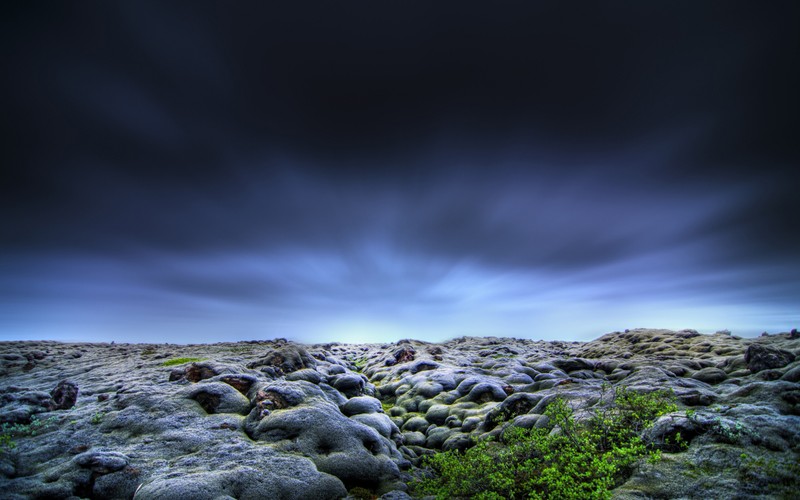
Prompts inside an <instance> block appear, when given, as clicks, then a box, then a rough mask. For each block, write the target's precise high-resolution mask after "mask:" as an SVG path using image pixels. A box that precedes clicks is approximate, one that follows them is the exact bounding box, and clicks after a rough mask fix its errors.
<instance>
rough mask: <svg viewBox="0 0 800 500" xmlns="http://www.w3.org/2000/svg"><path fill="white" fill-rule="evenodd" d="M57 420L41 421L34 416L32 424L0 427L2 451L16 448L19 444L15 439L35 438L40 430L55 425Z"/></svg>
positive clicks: (0, 447)
mask: <svg viewBox="0 0 800 500" xmlns="http://www.w3.org/2000/svg"><path fill="white" fill-rule="evenodd" d="M56 420H57V418H56V417H50V418H48V419H45V420H39V417H37V416H36V415H32V416H31V420H30V423H27V424H3V425H2V426H0V450H12V449H14V448H16V446H17V443H16V442H15V441H14V439H13V438H14V437H26V436H35V435H36V434H38V433H39V431H40V430H42V429H44V428H46V427H48V426H49V425H50V424H53V423H55V422H56Z"/></svg>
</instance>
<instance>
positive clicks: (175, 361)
mask: <svg viewBox="0 0 800 500" xmlns="http://www.w3.org/2000/svg"><path fill="white" fill-rule="evenodd" d="M204 359H205V358H173V359H168V360H167V361H164V362H163V363H161V366H175V365H182V364H184V363H194V362H195V361H203V360H204Z"/></svg>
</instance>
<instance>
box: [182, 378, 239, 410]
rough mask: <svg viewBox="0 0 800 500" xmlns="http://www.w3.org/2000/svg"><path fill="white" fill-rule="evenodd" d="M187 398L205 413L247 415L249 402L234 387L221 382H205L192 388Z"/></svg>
mask: <svg viewBox="0 0 800 500" xmlns="http://www.w3.org/2000/svg"><path fill="white" fill-rule="evenodd" d="M187 397H188V398H189V399H193V400H195V401H197V403H198V404H199V405H200V406H202V407H203V409H204V410H205V411H206V413H237V414H239V415H247V413H248V412H249V411H250V400H249V399H247V398H246V397H245V396H243V395H242V393H241V392H239V391H238V390H237V389H236V388H235V387H233V386H231V385H228V384H225V383H222V382H206V383H203V384H198V385H195V386H192V387H191V388H190V389H189V390H188V394H187Z"/></svg>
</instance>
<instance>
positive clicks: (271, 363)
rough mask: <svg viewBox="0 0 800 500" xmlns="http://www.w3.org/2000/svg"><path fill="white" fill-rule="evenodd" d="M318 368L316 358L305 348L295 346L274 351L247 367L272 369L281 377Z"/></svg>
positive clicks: (287, 346)
mask: <svg viewBox="0 0 800 500" xmlns="http://www.w3.org/2000/svg"><path fill="white" fill-rule="evenodd" d="M316 366H317V362H316V360H315V359H314V357H313V356H311V355H310V354H309V353H308V351H307V350H306V349H304V348H303V347H301V346H298V345H294V344H292V345H286V346H282V347H279V348H277V349H273V350H271V351H270V352H269V353H267V355H266V356H264V357H263V358H261V359H259V360H258V361H254V362H252V363H249V364H248V365H247V367H248V368H258V367H270V368H272V369H273V370H274V371H275V372H276V373H277V375H279V376H281V375H284V374H287V373H292V372H295V371H297V370H302V369H304V368H314V367H316Z"/></svg>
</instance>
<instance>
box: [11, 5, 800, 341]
mask: <svg viewBox="0 0 800 500" xmlns="http://www.w3.org/2000/svg"><path fill="white" fill-rule="evenodd" d="M6 10H7V11H6V14H5V15H4V16H3V20H2V28H3V29H2V34H0V39H1V40H2V65H3V66H2V67H3V69H4V74H5V75H6V77H5V78H4V81H3V83H2V84H1V85H2V87H1V89H2V94H3V96H4V118H3V120H2V132H3V134H4V137H5V138H6V149H5V154H6V161H5V162H4V163H6V164H7V165H8V169H7V170H8V171H7V177H6V179H7V182H5V183H4V185H3V186H2V187H0V190H2V193H1V194H2V201H1V202H0V203H2V205H3V209H4V213H5V214H6V215H7V216H6V217H4V220H3V223H2V225H0V242H2V247H0V265H2V267H3V268H4V269H6V270H7V272H6V273H5V276H4V277H3V278H2V279H0V293H1V294H2V297H4V299H3V300H4V305H3V307H2V311H0V312H2V314H3V318H6V319H5V320H4V321H6V323H7V326H8V327H9V329H8V331H12V330H14V329H16V331H19V332H23V331H24V332H33V333H30V335H35V332H36V331H42V332H44V331H45V330H46V328H45V327H43V326H42V327H35V326H33V325H34V323H35V322H34V321H33V320H31V319H30V318H31V317H32V316H34V315H36V314H39V315H40V317H42V318H51V321H52V322H53V323H52V324H54V325H57V324H61V325H65V326H64V327H65V328H66V327H67V326H66V325H72V326H69V328H71V329H72V330H74V331H76V332H79V331H80V330H81V328H80V327H79V326H80V325H83V326H85V327H86V328H87V329H89V330H92V329H94V330H92V331H95V330H96V331H98V332H100V331H105V330H104V329H108V331H110V332H113V331H118V332H122V331H123V330H124V331H126V332H128V331H133V330H135V328H134V327H133V326H131V325H133V324H139V325H143V324H145V323H146V324H148V325H150V326H148V328H151V329H156V330H158V329H159V328H162V327H159V326H157V325H159V324H163V325H167V324H170V325H173V326H174V325H177V324H181V325H184V326H183V327H181V328H178V330H180V331H181V332H191V331H192V328H194V327H197V326H198V325H196V324H194V323H193V322H192V320H191V318H192V317H194V316H195V315H196V316H198V317H202V318H209V317H210V318H212V319H213V320H208V321H206V322H205V323H204V325H205V326H203V328H201V330H203V331H204V333H203V335H206V338H212V337H213V335H214V334H213V331H214V328H219V329H225V330H226V331H228V332H234V333H230V335H240V336H253V335H256V334H257V333H258V330H257V327H256V326H254V325H264V328H266V329H281V328H286V329H288V330H290V331H292V332H294V333H295V334H296V335H297V336H300V337H303V336H306V337H307V338H312V337H313V338H322V337H324V336H325V335H328V336H330V335H333V334H332V333H330V332H336V333H341V332H344V331H345V330H346V329H347V328H349V327H348V326H347V325H351V326H352V325H354V324H358V325H361V326H359V327H355V326H352V327H353V328H356V329H358V328H362V329H369V328H376V329H377V330H380V331H383V332H384V334H385V335H389V336H391V335H394V334H395V333H397V335H401V333H400V331H401V330H402V329H403V328H407V329H408V328H410V329H417V330H419V331H422V332H425V334H430V335H444V334H445V333H453V334H456V333H457V332H458V331H459V328H467V326H465V325H471V326H469V328H473V329H474V331H473V333H481V332H484V333H489V331H491V332H492V333H500V334H502V333H504V329H505V330H507V333H509V334H511V333H514V334H517V335H529V336H537V335H544V333H540V332H541V329H542V328H545V325H556V324H558V320H565V321H566V320H569V321H567V323H569V325H570V328H574V329H575V331H576V332H577V333H576V334H588V332H595V333H600V332H602V331H603V329H604V328H615V327H620V326H622V327H624V326H630V324H629V323H625V324H623V325H619V322H621V321H638V320H641V321H648V322H650V323H649V324H652V325H653V326H662V324H660V323H659V322H660V321H676V320H675V319H674V318H686V319H685V321H686V322H685V323H681V326H697V325H693V324H692V321H695V322H697V323H698V324H702V325H714V324H716V322H717V321H718V318H722V317H725V313H724V311H723V309H724V308H725V307H728V308H738V310H741V311H745V312H743V313H742V316H741V317H740V319H738V320H737V321H739V324H741V325H743V328H745V326H744V325H747V326H746V328H751V327H752V328H760V329H763V328H767V327H770V328H771V327H773V325H783V326H776V327H780V328H784V327H788V326H790V325H788V324H786V321H798V318H797V317H796V316H792V314H796V313H791V312H789V313H787V312H786V311H787V310H786V308H785V307H784V306H781V304H790V303H792V301H794V303H796V302H797V299H800V289H798V287H797V285H796V283H798V282H800V280H798V279H797V278H798V276H797V269H800V251H798V248H800V240H798V234H800V221H799V220H798V216H797V215H796V214H797V213H800V212H799V211H798V210H797V209H796V206H797V194H796V186H798V185H800V175H799V174H798V173H797V172H798V168H797V167H798V163H800V155H799V153H800V151H798V150H799V149H800V148H798V147H797V141H796V135H797V128H798V127H797V123H796V116H798V111H800V106H798V97H797V92H796V90H795V89H796V88H799V87H800V75H799V74H798V69H797V65H796V64H793V57H794V55H795V53H796V52H797V49H798V45H799V43H798V42H800V36H798V34H797V30H796V29H795V26H796V24H797V21H798V17H799V16H798V13H800V9H798V7H797V5H796V4H795V3H794V2H772V3H770V4H769V5H758V6H756V5H754V4H752V3H748V2H706V3H703V4H699V5H698V4H696V3H680V2H679V3H677V4H676V3H671V4H669V5H666V4H664V5H654V4H651V3H641V2H614V3H612V4H605V5H600V4H598V5H594V4H586V5H580V6H577V5H555V4H552V5H546V4H540V3H537V4H519V5H513V6H512V5H511V4H507V5H504V6H492V7H491V8H490V7H488V6H486V5H469V4H468V3H467V4H465V3H460V4H458V5H449V6H445V5H441V4H435V5H422V4H420V5H416V6H409V5H402V6H400V5H397V6H387V5H383V6H379V7H376V6H374V5H356V4H347V5H341V4H325V5H318V6H315V8H314V9H308V8H303V9H300V8H299V7H297V8H295V7H292V6H274V5H269V6H266V5H257V4H234V5H231V4H225V3H211V2H205V3H195V2H191V3H183V2H170V3H167V4H165V3H163V2H159V3H155V2H153V3H151V2H135V3H108V2H84V3H81V4H79V5H67V4H65V5H58V6H49V7H48V8H47V9H44V8H41V7H39V6H36V5H30V4H27V3H19V4H12V5H10V6H6ZM95 302H101V303H103V304H104V305H105V310H106V312H105V313H104V314H103V315H99V313H96V312H92V308H91V307H90V306H89V304H91V303H95ZM581 304H583V305H581ZM598 304H602V306H601V305H598ZM687 304H688V305H687ZM690 305H691V307H695V309H692V310H691V311H690V310H689V309H687V307H688V308H690V309H691V307H689V306H690ZM576 308H577V309H581V308H583V309H582V310H584V311H586V313H585V314H583V315H581V314H571V313H569V312H568V311H570V310H572V309H576ZM612 309H613V311H615V312H614V313H613V314H612V313H611V312H608V313H607V314H606V312H607V311H610V310H612ZM604 311H606V312H604ZM664 311H672V314H668V313H665V312H664ZM678 311H681V314H683V316H681V314H679V313H678ZM765 311H769V312H768V313H767V312H765ZM729 312H730V311H728V313H729ZM101 316H102V318H101ZM594 316H596V317H594ZM434 317H436V318H438V319H436V320H434V319H432V318H434ZM505 317H507V318H508V319H502V318H505ZM576 317H583V318H585V319H584V320H583V323H581V324H578V323H575V322H574V321H573V322H571V323H570V321H572V319H574V318H576ZM756 317H758V318H759V320H761V321H762V323H763V324H764V326H762V327H758V326H753V325H754V324H756V323H758V321H756V320H754V319H753V318H756ZM26 318H27V319H26ZM130 318H138V319H136V320H135V321H134V320H133V319H130ZM376 318H378V319H376ZM381 318H382V319H381ZM535 318H538V319H535ZM547 318H549V319H547ZM603 318H605V319H603ZM628 318H629V319H628ZM670 318H672V319H670ZM770 318H771V319H770ZM775 318H780V320H778V319H775ZM787 318H789V319H788V320H787ZM42 321H45V319H42ZM48 321H50V320H48ZM426 321H428V322H430V325H428V326H426V327H424V328H423V327H422V326H421V325H424V324H426ZM515 321H516V322H517V323H518V326H515V325H516V324H515V323H514V322H515ZM378 323H381V324H382V325H383V326H380V325H378ZM123 324H127V325H128V327H126V328H122V327H121V326H120V325H123ZM92 325H94V326H92ZM154 325H155V326H154ZM336 325H339V326H336ZM387 325H389V326H387ZM565 325H566V323H565ZM663 326H667V325H663ZM721 326H732V325H721ZM721 326H720V327H721ZM37 328H39V329H38V330H37ZM47 328H51V327H47ZM52 328H53V329H55V328H56V327H52ZM163 328H166V327H165V326H164V327H163ZM115 329H116V330H115ZM48 331H51V330H48ZM87 331H88V330H87ZM471 331H472V330H471ZM512 331H513V332H512ZM326 332H327V333H326ZM435 332H442V333H435ZM46 334H47V335H55V334H54V333H46ZM11 335H12V336H13V334H11ZM20 335H22V333H20ZM26 335H27V333H26ZM42 335H45V333H42ZM76 335H77V334H76ZM87 335H88V334H87ZM109 335H111V333H109ZM120 335H121V333H120ZM176 335H178V334H176ZM181 335H184V334H181ZM563 335H567V334H566V333H564V334H563ZM179 336H180V335H179ZM401 336H408V335H401ZM181 338H184V337H181Z"/></svg>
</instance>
